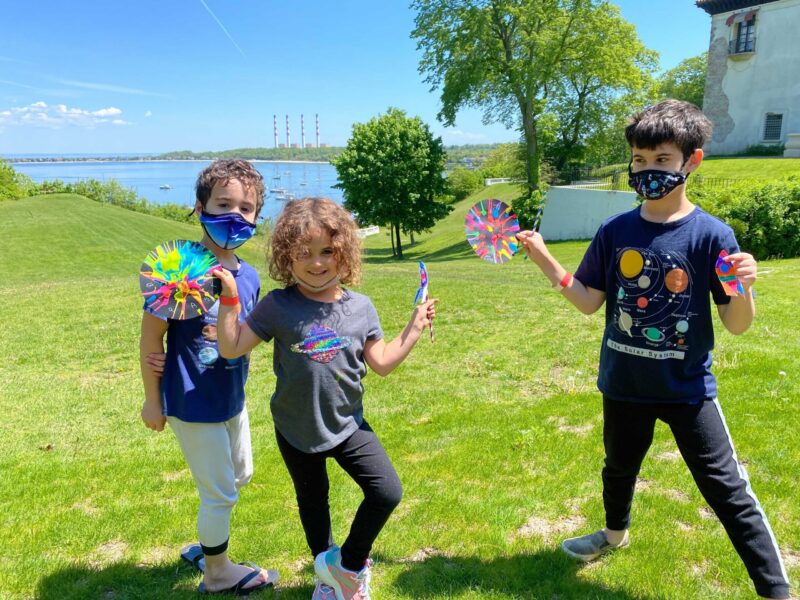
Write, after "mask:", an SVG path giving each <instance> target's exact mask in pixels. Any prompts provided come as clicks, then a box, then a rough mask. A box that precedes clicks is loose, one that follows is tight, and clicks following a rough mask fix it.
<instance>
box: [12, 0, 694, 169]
mask: <svg viewBox="0 0 800 600" xmlns="http://www.w3.org/2000/svg"><path fill="white" fill-rule="evenodd" d="M615 3H616V4H617V5H618V6H620V9H621V11H622V15H623V17H625V18H626V19H627V20H629V21H631V22H632V23H633V24H634V25H635V26H636V27H637V30H638V32H639V36H640V38H641V39H642V41H643V42H644V43H645V45H646V46H647V47H649V48H651V49H653V50H656V51H657V52H659V54H660V56H661V67H662V68H664V69H668V68H671V67H674V66H675V65H677V64H678V63H679V62H680V61H681V60H683V59H685V58H688V57H691V56H695V55H697V54H699V53H701V52H703V51H704V50H706V49H707V45H708V38H709V26H710V19H709V17H708V15H706V13H705V12H703V11H701V10H700V9H698V8H696V7H695V4H694V1H693V0H618V1H617V2H615ZM31 6H32V5H30V4H29V3H23V2H8V3H5V6H4V8H3V21H4V26H3V36H2V37H0V155H3V154H24V153H45V154H60V153H117V152H118V153H128V152H134V153H135V152H165V151H169V150H179V149H190V150H195V151H200V150H223V149H227V148H238V147H245V146H247V147H252V146H268V147H271V146H272V145H273V134H272V115H273V114H277V115H278V122H279V135H280V141H281V142H283V141H284V137H285V134H284V132H285V124H284V121H285V115H286V114H289V118H290V126H291V136H292V140H291V141H292V142H299V141H300V115H301V114H304V115H305V123H306V141H312V142H313V141H314V125H313V121H314V114H315V113H318V114H319V116H320V128H321V141H322V142H323V143H328V144H330V145H343V144H344V143H346V141H347V138H348V137H349V135H350V132H351V128H352V124H353V123H355V122H363V121H367V120H369V119H370V118H372V117H373V116H376V115H378V114H380V113H382V112H385V111H386V109H387V108H388V107H390V106H396V107H398V108H401V109H403V110H405V111H406V112H407V113H409V114H410V115H415V116H420V117H421V118H422V119H423V120H424V121H425V122H426V123H428V125H430V127H431V129H432V130H433V131H434V133H435V134H436V135H441V136H442V139H443V141H444V143H445V144H448V145H450V144H468V143H491V142H503V141H510V140H513V139H516V138H517V133H516V132H515V131H509V130H506V129H505V128H504V127H503V126H502V125H498V124H495V125H484V124H483V123H482V122H481V114H480V112H478V111H473V110H470V111H464V112H463V113H460V114H459V116H458V119H457V122H456V125H455V126H454V127H451V128H444V127H443V126H442V125H441V124H440V123H438V122H437V121H436V113H437V111H438V92H433V93H432V92H430V91H429V86H428V85H427V84H425V83H424V82H423V81H422V76H421V75H419V73H418V72H417V65H418V60H419V52H418V51H417V50H416V45H415V43H414V42H413V41H412V40H411V39H410V38H409V33H410V31H411V30H412V28H413V20H414V13H413V11H412V10H411V9H409V8H408V2H407V1H405V0H402V1H401V0H336V1H330V0H296V1H288V0H286V1H278V0H228V1H223V0H136V1H132V2H105V3H101V2H96V1H95V2H89V1H83V2H64V1H63V0H37V1H36V2H35V7H36V10H35V11H34V10H32V9H31Z"/></svg>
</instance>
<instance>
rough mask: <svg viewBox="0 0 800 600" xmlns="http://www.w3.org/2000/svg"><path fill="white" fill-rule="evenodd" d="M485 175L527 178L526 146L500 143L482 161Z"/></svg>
mask: <svg viewBox="0 0 800 600" xmlns="http://www.w3.org/2000/svg"><path fill="white" fill-rule="evenodd" d="M480 171H481V175H483V177H510V178H511V179H522V180H524V179H525V146H523V145H521V144H514V143H512V144H499V145H498V146H495V148H494V149H493V150H492V151H491V152H490V153H489V155H488V156H487V157H486V160H484V161H483V162H482V163H481V169H480Z"/></svg>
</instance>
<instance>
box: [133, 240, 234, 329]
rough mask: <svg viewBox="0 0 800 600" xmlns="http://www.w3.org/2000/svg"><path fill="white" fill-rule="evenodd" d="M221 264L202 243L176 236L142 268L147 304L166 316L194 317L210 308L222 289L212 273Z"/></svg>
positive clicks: (145, 261) (150, 255) (147, 258)
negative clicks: (180, 238) (210, 272)
mask: <svg viewBox="0 0 800 600" xmlns="http://www.w3.org/2000/svg"><path fill="white" fill-rule="evenodd" d="M216 266H219V263H218V262H217V259H216V257H215V256H214V254H213V253H212V252H211V251H210V250H208V248H206V247H205V246H203V245H202V244H199V243H197V242H190V241H188V240H173V241H171V242H164V243H163V244H161V245H159V246H156V247H155V248H153V249H152V250H151V251H150V253H149V254H148V255H147V257H146V258H145V259H144V262H143V263H142V266H141V268H140V270H139V287H140V288H141V291H142V296H143V297H144V301H145V306H146V307H147V309H148V310H150V311H151V312H152V313H153V314H155V315H156V316H158V317H161V318H163V319H179V320H184V319H193V318H195V317H199V316H200V315H202V314H203V313H205V312H207V311H208V310H209V309H210V308H211V307H212V306H213V305H214V303H215V302H216V301H217V298H218V297H219V293H220V290H221V284H220V281H219V279H217V278H216V277H213V276H212V275H211V274H209V273H208V271H209V269H212V268H214V267H216Z"/></svg>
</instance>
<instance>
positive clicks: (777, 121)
mask: <svg viewBox="0 0 800 600" xmlns="http://www.w3.org/2000/svg"><path fill="white" fill-rule="evenodd" d="M782 125H783V115H779V114H775V113H767V117H766V119H764V141H765V142H779V141H781V126H782Z"/></svg>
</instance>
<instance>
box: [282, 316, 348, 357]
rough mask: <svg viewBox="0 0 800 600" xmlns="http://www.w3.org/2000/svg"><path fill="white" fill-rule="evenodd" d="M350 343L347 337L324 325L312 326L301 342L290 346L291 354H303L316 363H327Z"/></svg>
mask: <svg viewBox="0 0 800 600" xmlns="http://www.w3.org/2000/svg"><path fill="white" fill-rule="evenodd" d="M351 343H352V340H351V339H350V338H349V337H346V336H345V337H339V335H338V334H337V333H336V332H335V331H334V330H333V329H330V328H329V327H325V326H324V325H314V326H313V327H312V328H311V329H310V330H309V331H308V333H307V334H306V337H305V339H304V340H303V341H302V342H298V343H296V344H292V346H291V349H292V352H297V353H299V354H305V355H307V356H308V358H310V359H311V360H313V361H316V362H318V363H329V362H331V361H332V360H333V359H334V358H336V355H337V354H339V351H341V350H344V349H345V348H347V347H348V346H349V345H350V344H351Z"/></svg>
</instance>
